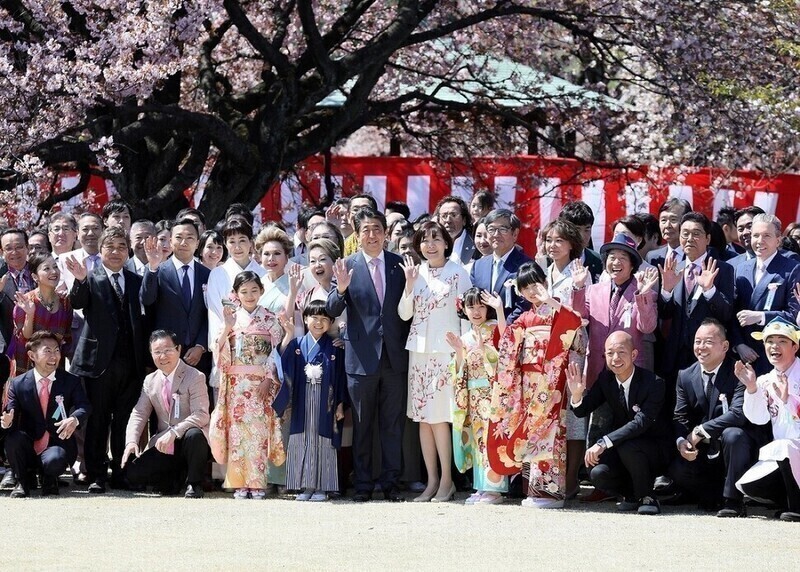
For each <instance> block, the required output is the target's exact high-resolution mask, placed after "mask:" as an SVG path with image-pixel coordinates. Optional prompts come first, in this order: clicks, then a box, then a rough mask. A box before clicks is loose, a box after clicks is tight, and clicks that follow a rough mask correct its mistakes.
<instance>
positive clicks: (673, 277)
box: [658, 256, 681, 292]
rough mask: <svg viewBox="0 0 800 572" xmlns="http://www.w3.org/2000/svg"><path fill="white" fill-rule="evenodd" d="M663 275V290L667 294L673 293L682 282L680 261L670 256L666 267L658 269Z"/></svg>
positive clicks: (665, 264)
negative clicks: (679, 269)
mask: <svg viewBox="0 0 800 572" xmlns="http://www.w3.org/2000/svg"><path fill="white" fill-rule="evenodd" d="M658 271H659V272H660V273H661V288H663V289H664V291H665V292H672V291H673V290H674V289H675V286H677V285H678V282H680V281H681V273H680V272H679V271H678V261H677V258H676V257H675V256H668V257H667V258H666V260H664V265H663V266H659V267H658Z"/></svg>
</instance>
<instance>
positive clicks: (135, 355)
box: [66, 227, 146, 493]
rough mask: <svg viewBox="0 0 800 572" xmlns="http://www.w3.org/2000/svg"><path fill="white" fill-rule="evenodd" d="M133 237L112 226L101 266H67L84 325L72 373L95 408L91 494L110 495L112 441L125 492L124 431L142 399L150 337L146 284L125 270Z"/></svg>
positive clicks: (89, 431) (89, 447) (116, 482)
mask: <svg viewBox="0 0 800 572" xmlns="http://www.w3.org/2000/svg"><path fill="white" fill-rule="evenodd" d="M128 248H129V243H128V236H127V235H126V234H125V231H124V230H123V229H122V228H121V227H111V228H107V229H106V230H104V231H103V234H102V235H101V237H100V264H98V265H97V266H96V267H95V269H94V270H93V271H92V272H91V273H89V272H88V270H87V268H86V265H85V264H83V263H80V262H78V261H77V260H76V259H75V258H74V257H69V258H68V259H67V261H66V263H67V267H68V268H69V270H70V272H71V273H72V275H73V276H74V277H75V282H74V284H73V285H72V289H71V290H70V293H69V299H70V302H71V303H72V307H73V308H77V309H81V310H83V315H84V318H85V320H86V321H85V322H84V324H83V331H82V332H81V336H80V339H79V340H78V344H77V347H76V348H75V356H74V358H73V360H72V372H73V373H75V374H77V375H80V376H82V377H83V379H84V383H85V385H86V393H87V394H88V396H89V402H90V403H91V404H92V412H93V413H92V416H91V417H90V418H89V422H88V423H87V424H86V444H85V456H86V470H87V474H88V478H89V482H90V483H91V484H90V485H89V492H90V493H104V492H105V491H106V477H107V469H106V464H107V461H108V455H107V453H106V451H107V446H108V441H109V428H110V436H111V458H112V461H111V472H112V480H111V484H112V486H114V487H115V488H125V480H124V477H123V474H122V470H121V469H120V461H121V459H122V452H123V449H124V448H125V427H126V426H127V424H128V417H129V416H130V413H131V410H132V409H133V406H134V405H135V404H136V400H137V399H138V397H139V393H140V391H141V389H142V379H143V378H144V365H145V363H146V358H145V352H146V347H145V346H146V337H145V336H146V333H145V332H144V327H143V324H142V320H143V318H142V307H141V305H140V303H139V290H140V289H141V284H142V279H141V278H140V277H139V276H138V275H136V274H135V273H133V272H131V271H130V270H126V269H125V268H124V265H125V261H126V260H127V258H128Z"/></svg>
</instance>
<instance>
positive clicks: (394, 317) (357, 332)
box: [327, 250, 410, 375]
mask: <svg viewBox="0 0 800 572" xmlns="http://www.w3.org/2000/svg"><path fill="white" fill-rule="evenodd" d="M383 254H384V260H385V264H386V266H385V270H386V293H385V294H384V298H383V306H382V307H381V305H380V303H379V301H378V295H377V294H376V292H375V287H374V286H373V284H372V276H371V275H370V272H369V268H367V261H366V259H365V258H364V254H363V253H362V252H360V251H359V252H356V253H355V254H352V255H350V256H348V257H347V258H346V259H345V263H346V264H347V268H348V269H352V270H353V277H352V279H351V281H350V286H349V287H348V288H347V290H346V291H345V293H344V295H342V294H339V291H338V290H337V289H336V288H334V289H333V290H331V292H330V294H329V295H328V302H327V309H328V313H330V314H331V315H332V316H338V315H340V314H341V313H342V312H343V311H344V310H345V308H346V309H347V328H345V331H344V336H343V337H344V340H345V371H346V372H347V373H348V374H350V375H376V374H378V373H379V372H380V362H381V353H382V351H383V347H384V346H385V347H386V351H387V352H388V354H389V355H388V358H389V361H390V363H391V366H392V369H393V370H394V371H396V372H406V371H408V352H407V351H406V338H407V337H408V329H409V326H410V322H409V321H405V320H401V319H400V316H399V315H398V313H397V306H398V305H399V304H400V298H401V297H402V295H403V289H404V288H405V285H406V279H405V274H404V273H403V269H402V268H400V263H401V262H402V259H401V258H400V257H399V256H397V255H396V254H393V253H391V252H388V251H386V250H384V251H383Z"/></svg>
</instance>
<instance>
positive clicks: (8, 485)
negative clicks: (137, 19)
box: [0, 469, 17, 491]
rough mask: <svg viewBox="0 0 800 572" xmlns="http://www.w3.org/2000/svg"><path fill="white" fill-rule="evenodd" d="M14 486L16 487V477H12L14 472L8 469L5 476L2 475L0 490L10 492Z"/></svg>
mask: <svg viewBox="0 0 800 572" xmlns="http://www.w3.org/2000/svg"><path fill="white" fill-rule="evenodd" d="M16 486H17V477H15V476H14V471H12V470H11V469H9V470H7V471H6V474H5V475H3V480H2V481H0V489H3V490H9V491H10V490H11V489H13V488H14V487H16Z"/></svg>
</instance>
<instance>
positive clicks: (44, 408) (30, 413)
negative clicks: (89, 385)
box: [0, 330, 91, 498]
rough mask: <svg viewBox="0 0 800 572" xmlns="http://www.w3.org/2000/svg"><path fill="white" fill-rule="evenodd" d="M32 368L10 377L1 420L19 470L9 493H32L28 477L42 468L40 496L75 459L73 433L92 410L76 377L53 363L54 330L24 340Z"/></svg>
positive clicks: (53, 488)
mask: <svg viewBox="0 0 800 572" xmlns="http://www.w3.org/2000/svg"><path fill="white" fill-rule="evenodd" d="M26 348H27V350H28V357H29V358H30V360H31V362H33V369H31V370H29V371H27V372H25V373H23V374H22V375H20V376H18V377H16V378H14V379H13V380H11V382H10V383H11V387H10V388H9V391H8V405H7V406H6V409H5V411H4V412H3V414H2V421H1V422H0V426H2V428H3V429H8V430H9V433H8V436H7V437H6V455H7V456H8V460H9V462H10V463H11V467H12V468H13V470H14V473H15V474H16V475H17V476H18V482H17V486H16V487H15V488H14V490H13V491H12V492H11V497H12V498H19V497H27V496H28V495H29V494H30V477H31V476H32V473H34V472H37V471H40V472H41V474H42V496H48V495H57V494H58V476H59V475H60V474H62V473H63V472H64V471H66V470H67V467H69V466H71V465H72V463H74V462H75V458H76V457H77V455H78V448H77V445H76V444H75V439H73V438H72V436H73V433H74V432H75V429H77V428H78V426H79V425H83V424H84V423H86V418H87V416H88V415H89V413H90V411H91V407H90V405H89V401H88V400H87V399H86V394H85V393H84V391H83V387H82V386H81V382H80V379H78V378H77V377H76V376H74V375H72V374H70V373H67V372H66V371H64V370H60V369H56V368H57V367H58V363H59V362H60V361H61V344H60V341H59V339H58V338H57V337H56V336H55V334H53V333H51V332H48V331H46V330H40V331H38V332H35V333H34V334H33V335H32V336H31V338H30V339H29V340H28V343H27V344H26Z"/></svg>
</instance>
